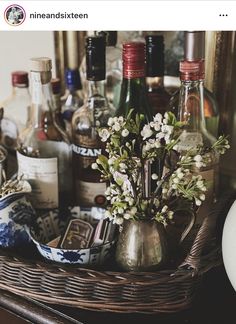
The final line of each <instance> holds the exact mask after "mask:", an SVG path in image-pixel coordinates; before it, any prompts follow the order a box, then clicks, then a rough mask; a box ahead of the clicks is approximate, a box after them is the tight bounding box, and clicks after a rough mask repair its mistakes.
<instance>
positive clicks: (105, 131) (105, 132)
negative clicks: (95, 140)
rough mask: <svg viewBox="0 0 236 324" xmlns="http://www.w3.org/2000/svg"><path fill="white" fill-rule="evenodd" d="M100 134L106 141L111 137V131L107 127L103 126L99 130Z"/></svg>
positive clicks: (103, 140)
mask: <svg viewBox="0 0 236 324" xmlns="http://www.w3.org/2000/svg"><path fill="white" fill-rule="evenodd" d="M99 136H100V137H101V141H102V142H106V141H107V140H108V138H109V137H110V132H109V130H108V129H107V128H103V129H101V130H100V131H99Z"/></svg>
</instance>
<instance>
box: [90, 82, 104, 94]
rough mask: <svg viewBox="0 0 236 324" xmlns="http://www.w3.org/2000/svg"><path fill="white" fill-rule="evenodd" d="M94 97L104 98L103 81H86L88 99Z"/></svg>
mask: <svg viewBox="0 0 236 324" xmlns="http://www.w3.org/2000/svg"><path fill="white" fill-rule="evenodd" d="M96 95H98V96H101V97H105V81H104V80H99V81H91V80H88V97H93V96H96Z"/></svg>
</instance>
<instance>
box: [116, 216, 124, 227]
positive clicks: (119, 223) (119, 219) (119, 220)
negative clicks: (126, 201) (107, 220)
mask: <svg viewBox="0 0 236 324" xmlns="http://www.w3.org/2000/svg"><path fill="white" fill-rule="evenodd" d="M123 221H124V220H123V218H122V217H116V218H115V219H114V223H116V224H117V225H122V224H123Z"/></svg>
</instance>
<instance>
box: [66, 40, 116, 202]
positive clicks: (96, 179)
mask: <svg viewBox="0 0 236 324" xmlns="http://www.w3.org/2000/svg"><path fill="white" fill-rule="evenodd" d="M86 65H87V69H86V71H87V82H88V95H87V99H86V101H85V103H84V105H83V106H82V107H81V108H79V109H78V110H77V111H76V112H75V113H74V115H73V118H72V140H73V144H72V151H73V153H72V160H73V171H74V179H75V192H76V203H77V204H79V205H80V206H85V207H91V206H99V205H103V204H104V203H105V196H104V192H105V190H106V184H105V183H103V182H101V181H100V172H98V171H97V170H93V169H92V167H91V165H92V163H94V162H95V161H96V159H97V157H98V156H99V155H100V154H102V152H103V149H104V143H102V142H101V140H100V138H99V135H98V128H99V127H106V126H107V122H108V119H109V117H110V116H111V115H113V114H114V109H113V108H112V107H111V106H110V105H109V104H108V100H107V98H106V95H105V81H104V80H105V76H106V68H105V38H104V37H102V36H95V37H87V39H86Z"/></svg>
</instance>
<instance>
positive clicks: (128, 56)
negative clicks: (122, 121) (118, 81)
mask: <svg viewBox="0 0 236 324" xmlns="http://www.w3.org/2000/svg"><path fill="white" fill-rule="evenodd" d="M145 75H146V51H145V44H144V43H142V42H130V43H126V44H124V45H123V81H122V85H121V94H120V101H119V106H118V109H117V111H116V115H117V116H124V117H126V116H127V115H128V113H129V111H130V110H131V109H133V110H134V111H133V113H134V114H136V113H140V114H143V115H144V116H145V117H146V121H151V119H152V116H153V113H152V110H151V108H150V105H149V102H148V97H147V91H146V80H145Z"/></svg>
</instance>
